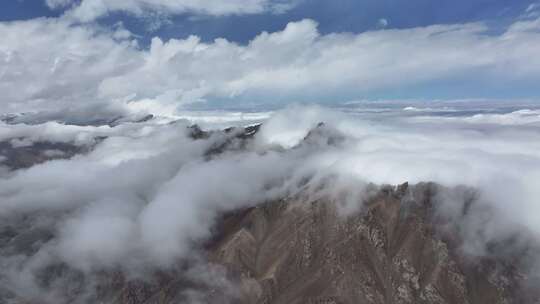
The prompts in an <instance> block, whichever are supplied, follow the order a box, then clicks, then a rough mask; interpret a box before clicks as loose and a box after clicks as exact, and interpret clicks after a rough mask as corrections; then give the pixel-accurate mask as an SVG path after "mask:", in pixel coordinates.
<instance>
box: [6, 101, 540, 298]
mask: <svg viewBox="0 0 540 304" xmlns="http://www.w3.org/2000/svg"><path fill="white" fill-rule="evenodd" d="M301 113H302V114H301ZM429 113H430V112H423V111H422V109H420V108H418V107H417V111H416V112H415V114H414V115H411V114H410V111H409V110H407V111H402V110H401V109H397V110H395V108H394V110H390V111H389V112H388V113H386V114H380V113H377V114H373V113H372V112H370V111H364V110H361V111H359V112H356V111H352V112H351V111H348V113H345V112H342V111H330V110H326V109H321V108H316V107H315V108H314V107H309V108H304V107H301V108H299V107H293V108H289V109H286V110H284V111H280V112H277V113H275V114H274V115H273V116H272V117H270V118H269V119H268V120H267V121H265V124H264V125H263V127H262V129H261V130H260V132H259V133H257V135H256V138H255V141H253V142H252V143H250V144H249V145H248V146H247V147H245V150H238V149H237V148H236V147H237V146H238V143H237V144H235V139H232V137H234V134H235V132H232V133H228V134H224V133H219V132H218V133H214V134H213V135H211V136H210V137H209V138H207V139H199V140H193V139H192V138H191V137H190V135H189V134H190V133H189V132H190V131H189V130H190V129H189V128H187V126H188V125H189V123H188V122H187V121H177V122H175V123H172V124H171V123H162V122H159V121H149V122H144V123H138V124H134V123H124V124H122V125H120V126H117V127H114V128H111V127H75V126H67V125H61V124H57V123H48V124H45V125H36V126H25V125H3V126H2V127H3V131H2V133H1V134H2V135H1V136H2V140H10V138H27V141H30V142H32V141H34V142H38V141H43V140H48V141H53V142H75V143H77V144H84V143H87V142H88V141H89V140H91V139H92V138H94V137H102V138H103V137H104V136H105V137H106V139H104V140H103V141H102V142H100V143H99V144H98V145H97V146H96V148H95V149H94V150H93V151H92V152H90V153H88V154H85V155H79V156H75V157H73V158H71V159H69V160H52V161H48V162H45V163H43V164H40V165H35V166H33V167H31V168H29V169H21V170H16V171H12V172H4V173H3V174H2V175H1V177H0V178H1V179H2V182H1V183H0V198H1V200H0V218H2V221H1V222H2V225H3V226H2V227H3V228H2V229H6V227H11V228H10V229H15V230H16V231H18V232H19V233H22V232H24V233H28V235H34V234H35V233H36V231H41V230H42V229H45V231H51V233H52V237H51V238H45V240H39V239H38V240H36V241H35V242H32V241H30V243H29V244H26V246H28V249H24V250H22V249H19V251H17V252H15V253H13V252H11V253H10V251H7V252H6V251H4V252H0V254H3V255H4V258H3V259H2V261H1V262H2V268H3V269H6V272H5V274H4V275H3V277H0V282H2V285H3V286H10V289H11V290H12V291H15V292H16V293H20V295H21V296H23V297H30V298H31V297H33V296H34V295H32V294H31V293H29V292H30V291H32V292H35V294H36V296H39V297H41V296H43V295H44V294H45V295H46V294H48V293H50V292H52V291H51V290H47V289H43V288H40V287H39V286H40V285H39V284H37V281H36V280H37V279H36V276H37V275H38V273H40V271H43V269H44V267H46V266H47V265H50V264H53V263H58V262H63V263H66V264H67V265H69V266H70V267H73V268H75V269H78V270H79V271H82V272H83V273H87V274H92V273H94V272H95V271H98V270H102V269H118V268H120V269H123V270H124V271H126V272H140V271H144V270H145V269H148V268H153V267H170V266H171V265H174V263H175V262H176V261H177V260H178V259H182V258H192V257H193V256H194V254H195V256H196V253H194V251H193V250H194V249H195V248H196V246H194V245H195V244H197V243H198V242H200V241H202V240H204V239H205V238H207V237H209V236H210V235H211V232H210V231H211V227H212V225H213V223H214V221H215V219H216V217H217V216H218V215H219V214H220V213H221V212H224V211H229V210H232V209H235V208H238V207H244V206H252V205H256V204H259V203H263V202H265V201H268V200H272V199H276V198H284V197H288V196H290V195H295V194H296V193H299V192H303V193H311V194H312V195H324V196H329V197H331V198H332V197H334V198H336V199H337V198H338V197H342V196H341V194H343V191H345V192H347V191H351V193H352V194H351V195H350V196H349V197H348V199H347V200H346V201H344V202H340V203H341V207H342V209H343V212H345V213H347V212H356V211H357V210H359V208H360V207H361V203H362V198H363V197H365V195H366V193H364V192H363V189H364V186H365V185H366V184H368V183H375V184H378V185H380V184H387V183H388V184H398V183H403V182H405V181H409V182H411V183H417V182H423V181H433V182H437V183H440V184H442V185H444V186H446V187H449V188H452V187H458V188H457V189H458V190H457V191H458V192H452V191H449V192H448V193H446V194H445V193H442V194H441V196H440V200H441V201H440V209H439V211H440V212H441V214H443V215H445V216H446V217H449V218H454V220H456V221H457V220H463V219H461V218H460V216H459V214H460V211H459V210H462V208H463V206H464V204H465V203H466V198H465V196H463V195H460V194H459V193H460V192H459V186H461V185H465V186H468V187H473V189H476V191H478V200H479V205H478V206H480V207H479V208H478V210H477V211H475V213H474V214H473V216H471V217H470V218H467V219H466V220H464V222H463V223H462V224H461V226H460V227H464V228H463V236H462V237H463V238H464V240H465V245H464V248H463V250H464V252H466V253H468V254H472V255H484V254H486V253H485V249H486V246H487V244H488V243H489V242H493V241H498V240H503V239H505V238H508V237H509V236H515V235H516V234H519V233H522V232H526V234H527V235H532V236H534V238H536V239H538V237H539V236H540V225H539V224H538V223H540V218H538V214H539V212H538V211H540V205H539V204H540V203H539V201H538V197H540V192H539V187H538V180H540V157H539V156H540V145H539V144H538V143H540V135H539V134H540V132H539V130H540V114H539V112H538V110H520V111H514V112H507V113H504V114H489V113H484V114H475V115H464V116H456V115H453V116H451V117H445V116H439V115H432V114H429ZM321 121H325V122H326V127H324V128H323V129H321V130H320V131H318V132H315V133H312V134H311V135H310V136H309V139H307V140H304V138H305V137H306V135H307V134H308V133H309V131H310V130H313V128H315V127H316V126H317V125H318V123H319V122H321ZM509 122H511V123H509ZM37 130H40V131H39V132H35V131H37ZM329 139H332V140H331V141H329ZM231 140H232V142H230V143H229V147H230V150H226V151H224V153H222V154H220V155H215V156H214V157H211V158H209V157H208V154H207V153H206V151H208V150H209V149H213V147H216V146H220V145H221V144H222V143H224V142H227V141H231ZM329 142H331V143H332V144H330V145H328V143H329ZM306 181H308V184H306ZM328 181H331V183H330V185H328V184H327V186H326V187H322V188H321V187H320V186H321V183H327V182H328ZM320 189H323V192H322V193H319V192H320ZM306 191H307V192H306ZM482 210H489V212H488V213H487V214H486V213H484V212H485V211H482ZM22 219H25V220H22ZM478 219H482V221H479V220H478ZM6 225H7V226H6ZM40 229H41V230H40ZM30 240H31V239H30ZM21 248H26V247H24V246H23V247H21ZM30 248H34V249H30ZM539 265H540V264H539ZM20 273H22V274H23V275H21V274H20Z"/></svg>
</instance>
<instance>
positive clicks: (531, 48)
mask: <svg viewBox="0 0 540 304" xmlns="http://www.w3.org/2000/svg"><path fill="white" fill-rule="evenodd" d="M83 3H84V2H83ZM122 3H123V2H122ZM129 3H132V2H129ZM539 24H540V22H539V21H538V19H535V18H528V19H520V20H517V21H515V22H514V23H513V24H511V25H510V26H509V27H507V28H506V29H505V30H504V31H502V32H501V33H498V34H495V33H492V32H490V29H489V28H488V27H487V26H486V25H484V24H482V23H471V24H457V25H435V26H429V27H423V28H412V29H402V30H378V31H372V32H365V33H360V34H349V33H336V34H328V35H322V34H320V33H319V32H318V31H317V24H316V22H314V21H312V20H301V21H298V22H291V23H289V24H288V25H287V26H286V27H285V28H284V29H283V30H282V31H278V32H274V33H266V32H263V33H261V34H259V35H258V36H256V37H254V38H253V39H252V40H251V41H250V42H249V43H248V44H247V45H239V44H236V43H234V42H231V41H227V40H225V39H217V40H215V41H214V42H211V43H204V42H201V40H200V38H199V37H196V36H191V37H189V38H186V39H171V40H168V41H162V40H161V39H160V38H159V37H155V38H154V39H153V40H152V43H151V45H150V47H149V48H148V49H146V48H142V47H140V46H139V45H138V42H137V39H136V37H133V36H132V35H131V33H129V32H128V31H126V30H125V29H124V28H123V27H122V26H121V25H118V26H116V27H115V29H113V30H105V29H103V28H100V27H98V26H96V25H73V24H72V23H71V22H69V21H67V19H65V18H60V19H34V20H29V21H20V22H11V23H0V34H1V35H2V37H4V43H2V46H0V64H1V65H0V79H1V82H0V89H1V90H2V92H4V94H3V98H2V100H1V101H0V102H1V104H2V109H3V110H2V111H3V112H23V111H39V110H56V111H60V110H65V109H66V108H81V107H93V109H95V108H97V107H105V106H104V105H106V106H109V107H111V106H113V107H127V108H128V109H129V110H131V111H153V112H156V113H157V114H171V113H174V112H175V111H176V110H177V108H178V107H179V106H181V105H185V104H189V103H195V102H200V101H208V102H210V103H211V102H228V101H232V100H234V102H235V104H243V103H244V104H248V103H251V102H254V103H256V104H261V103H262V104H265V103H274V104H275V103H280V102H291V101H307V100H309V101H324V100H345V99H354V98H357V97H360V96H364V95H369V94H370V93H374V92H379V91H382V90H398V89H400V88H404V87H407V86H409V87H415V86H426V87H427V86H429V85H432V84H438V83H439V84H440V83H445V82H449V83H461V84H463V85H464V86H466V85H468V84H470V83H475V84H477V85H481V84H482V83H490V84H491V85H493V86H497V85H499V86H508V85H509V84H514V85H515V86H518V87H519V86H524V87H531V86H533V83H535V81H536V79H538V78H539V77H540V61H539V60H538V59H537V58H538V56H536V54H537V53H538V52H539V51H540V36H539V35H540V34H539V30H540V27H539ZM404 75H406V77H403V76H404Z"/></svg>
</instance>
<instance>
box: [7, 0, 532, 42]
mask: <svg viewBox="0 0 540 304" xmlns="http://www.w3.org/2000/svg"><path fill="white" fill-rule="evenodd" d="M532 3H534V1H531V0H439V1H433V0H408V1H404V0H337V1H328V0H303V1H301V2H299V3H298V5H296V6H295V7H294V8H292V9H290V10H288V11H286V12H284V13H281V14H276V13H269V12H264V13H260V14H248V15H233V16H197V14H193V13H185V14H179V15H176V14H173V15H170V16H167V17H166V18H167V19H168V22H165V23H163V24H162V25H161V27H159V28H158V29H153V28H150V26H149V23H150V21H149V20H147V18H138V17H136V16H133V15H132V14H129V13H112V14H111V15H112V16H104V17H102V18H100V20H99V22H100V23H101V24H104V25H111V24H114V23H116V22H118V21H122V22H124V24H125V25H126V27H127V28H128V29H129V30H130V31H132V32H134V33H136V34H138V35H141V36H142V37H143V40H144V41H146V42H147V41H149V40H150V39H151V38H152V37H154V36H159V37H162V38H163V39H169V38H184V37H187V36H189V35H192V34H195V35H198V36H200V37H202V38H203V40H205V41H209V40H213V39H215V38H219V37H224V38H227V39H229V40H233V41H238V42H242V43H245V42H247V41H249V40H250V39H252V38H253V37H254V36H256V35H257V34H259V33H260V32H261V31H269V32H273V31H278V30H280V29H282V28H283V27H284V26H285V25H286V24H287V23H288V22H290V21H291V20H301V19H305V18H309V19H313V20H316V21H317V22H318V23H319V30H320V32H321V33H332V32H354V33H358V32H363V31H368V30H373V29H376V28H377V27H378V21H379V20H380V19H386V20H387V21H388V26H387V27H388V28H411V27H419V26H427V25H432V24H451V23H465V22H476V21H485V22H489V23H490V24H491V25H492V26H494V27H497V26H501V25H505V24H507V23H509V22H511V21H512V20H513V19H514V18H516V17H517V16H519V15H521V14H522V13H523V11H525V10H526V8H527V7H528V6H529V5H531V4H532ZM64 11H65V9H51V8H49V7H47V5H46V3H45V1H41V0H8V1H4V3H2V9H1V10H0V21H12V20H25V19H32V18H37V17H44V16H45V17H58V16H59V15H60V14H62V13H63V12H64ZM161 18H164V16H161Z"/></svg>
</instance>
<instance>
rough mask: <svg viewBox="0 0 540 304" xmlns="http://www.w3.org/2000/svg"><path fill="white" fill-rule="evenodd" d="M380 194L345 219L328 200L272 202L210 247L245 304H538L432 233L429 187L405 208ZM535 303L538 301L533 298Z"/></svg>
mask: <svg viewBox="0 0 540 304" xmlns="http://www.w3.org/2000/svg"><path fill="white" fill-rule="evenodd" d="M406 187H407V186H406V185H404V186H402V187H401V188H398V189H396V190H388V189H387V190H386V191H385V190H383V191H381V192H380V193H379V194H378V195H376V197H375V198H373V199H371V200H370V201H369V202H368V203H367V205H366V206H365V209H364V210H363V211H361V212H360V213H358V214H355V215H350V216H346V217H343V216H342V215H339V214H338V210H337V208H336V205H335V204H334V203H330V202H325V201H313V202H294V201H281V202H275V203H269V204H266V205H263V206H260V207H256V208H252V209H249V210H243V211H239V212H237V213H235V214H230V215H228V216H227V217H226V218H225V219H224V220H223V222H222V223H221V224H220V228H219V229H218V230H219V231H221V233H222V234H221V235H220V236H219V237H218V238H217V240H216V241H215V243H214V245H213V246H212V247H211V250H210V256H211V260H212V261H214V262H215V263H219V264H222V265H225V266H226V267H227V269H228V271H229V273H231V274H233V275H234V277H235V278H236V279H237V280H238V282H239V284H240V286H241V296H240V299H239V301H240V302H241V303H272V304H274V303H275V304H278V303H381V304H382V303H384V304H391V303H441V304H443V303H471V304H472V303H474V304H482V303H486V304H487V303H490V304H493V303H526V302H530V303H537V302H535V301H534V300H533V299H524V298H518V296H519V295H518V294H517V291H518V290H519V288H520V287H519V284H520V280H522V277H521V275H520V274H519V273H518V272H517V271H516V269H515V268H514V267H513V266H511V265H508V264H506V263H505V261H503V260H502V259H501V260H497V259H487V258H486V259H479V260H476V261H473V262H471V261H465V260H464V259H463V258H461V257H460V255H459V253H458V251H457V250H456V248H455V246H456V245H457V241H456V240H451V239H444V238H443V237H442V236H441V235H440V234H438V233H437V231H436V229H435V228H436V227H435V223H434V222H433V221H431V220H430V218H431V212H432V210H431V208H432V207H431V205H430V200H429V191H430V188H431V187H432V186H431V185H419V186H417V187H416V190H415V191H416V192H420V194H421V197H419V198H417V200H416V201H408V202H407V203H404V200H403V199H402V196H403V195H404V191H408V190H406V189H404V188H406ZM536 301H537V300H536Z"/></svg>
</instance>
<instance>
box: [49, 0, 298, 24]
mask: <svg viewBox="0 0 540 304" xmlns="http://www.w3.org/2000/svg"><path fill="white" fill-rule="evenodd" d="M296 2H297V1H273V0H211V1H208V0H206V1H201V0H106V1H105V0H82V1H80V2H77V1H74V0H46V3H47V5H48V6H49V7H50V8H52V9H57V8H64V7H67V6H73V8H72V9H71V10H69V11H68V12H67V13H66V15H67V16H68V17H71V18H75V19H76V20H78V21H82V22H89V21H93V20H95V19H98V18H100V17H103V16H106V15H108V14H110V13H113V12H124V13H130V14H134V15H136V16H145V15H149V14H150V15H151V14H156V13H157V14H161V15H175V14H184V13H193V14H204V15H215V16H222V15H232V14H238V15H240V14H256V13H262V12H266V11H269V12H275V13H282V12H284V11H287V10H289V9H291V8H292V7H294V6H295V5H296Z"/></svg>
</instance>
